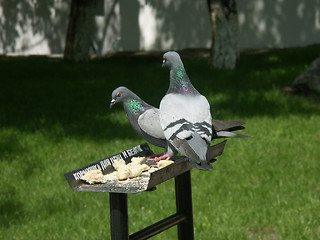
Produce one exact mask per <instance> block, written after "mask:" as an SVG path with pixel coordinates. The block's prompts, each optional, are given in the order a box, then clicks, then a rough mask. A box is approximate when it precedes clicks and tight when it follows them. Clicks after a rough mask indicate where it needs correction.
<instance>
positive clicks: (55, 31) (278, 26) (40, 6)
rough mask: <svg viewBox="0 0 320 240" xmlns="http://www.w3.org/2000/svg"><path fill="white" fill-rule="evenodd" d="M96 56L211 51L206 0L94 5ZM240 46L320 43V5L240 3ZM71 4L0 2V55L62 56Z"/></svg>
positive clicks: (111, 0)
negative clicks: (188, 49) (146, 51)
mask: <svg viewBox="0 0 320 240" xmlns="http://www.w3.org/2000/svg"><path fill="white" fill-rule="evenodd" d="M95 1H96V2H97V12H96V17H95V18H96V36H95V37H94V39H92V41H93V44H94V46H95V49H96V51H97V54H99V55H104V54H106V53H108V52H116V51H135V50H168V49H174V50H179V49H183V48H204V47H209V46H210V42H211V41H210V22H209V16H208V10H207V5H206V0H197V1H195V0H95ZM237 3H238V17H239V29H240V33H239V46H240V48H241V49H246V48H254V49H257V48H258V49H259V48H265V47H290V46H305V45H309V44H314V43H319V40H320V0H308V1H306V0H246V1H245V0H238V1H237ZM69 7H70V0H54V1H42V0H38V1H34V0H8V1H7V0H2V1H1V0H0V54H20V55H25V54H27V55H29V54H62V53H63V49H64V41H65V35H66V29H67V24H68V14H69Z"/></svg>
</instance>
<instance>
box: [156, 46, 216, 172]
mask: <svg viewBox="0 0 320 240" xmlns="http://www.w3.org/2000/svg"><path fill="white" fill-rule="evenodd" d="M162 66H165V67H167V68H169V70H170V85H169V89H168V91H167V93H166V95H165V96H164V97H163V98H162V100H161V102H160V108H159V110H160V115H159V117H160V124H161V127H162V129H163V131H164V135H165V137H166V139H167V140H168V142H169V143H170V144H172V145H173V146H174V147H175V148H176V149H177V150H178V151H179V152H180V153H181V154H182V155H184V156H186V157H188V158H189V161H190V165H191V166H192V167H193V168H197V169H201V170H212V169H213V167H212V166H211V164H210V159H209V158H210V157H209V156H208V155H209V154H208V149H209V147H210V142H211V140H212V138H213V134H212V117H211V113H210V105H209V102H208V100H207V99H206V98H205V97H204V96H203V95H201V94H200V93H199V92H198V91H197V90H196V89H195V88H194V87H193V85H192V84H191V82H190V80H189V77H188V75H187V73H186V71H185V69H184V65H183V63H182V61H181V58H180V56H179V54H178V53H176V52H166V53H165V54H164V55H163V63H162Z"/></svg>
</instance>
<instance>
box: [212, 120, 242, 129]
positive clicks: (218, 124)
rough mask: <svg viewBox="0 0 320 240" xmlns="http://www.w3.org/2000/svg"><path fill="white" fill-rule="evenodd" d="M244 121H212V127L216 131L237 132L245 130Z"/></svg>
mask: <svg viewBox="0 0 320 240" xmlns="http://www.w3.org/2000/svg"><path fill="white" fill-rule="evenodd" d="M244 124H245V122H243V121H222V120H212V125H213V128H214V130H215V131H237V130H242V129H245V127H244V126H243V125H244Z"/></svg>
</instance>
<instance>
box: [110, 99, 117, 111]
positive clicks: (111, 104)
mask: <svg viewBox="0 0 320 240" xmlns="http://www.w3.org/2000/svg"><path fill="white" fill-rule="evenodd" d="M115 104H116V100H115V99H112V100H111V103H110V109H111V108H112V107H113V105H115Z"/></svg>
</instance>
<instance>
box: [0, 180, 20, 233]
mask: <svg viewBox="0 0 320 240" xmlns="http://www.w3.org/2000/svg"><path fill="white" fill-rule="evenodd" d="M23 216H24V212H23V204H22V203H21V202H19V201H17V197H16V191H15V189H14V188H13V187H12V186H11V187H8V186H6V187H4V188H2V189H0V228H9V227H10V225H11V224H16V223H18V222H20V221H21V220H22V219H23Z"/></svg>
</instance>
